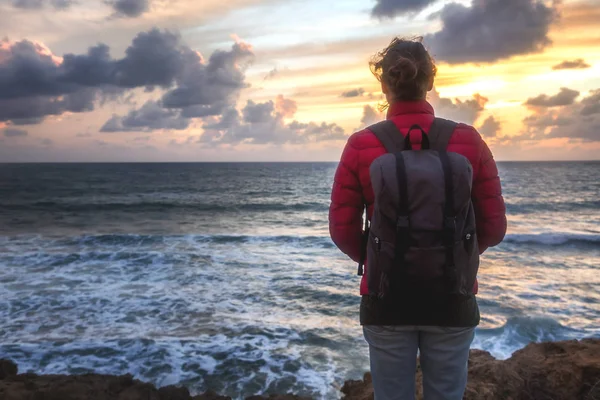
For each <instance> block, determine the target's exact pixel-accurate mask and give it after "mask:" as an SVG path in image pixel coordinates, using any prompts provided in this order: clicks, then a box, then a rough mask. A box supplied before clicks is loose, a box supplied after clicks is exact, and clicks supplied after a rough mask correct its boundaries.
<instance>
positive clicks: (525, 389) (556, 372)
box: [342, 339, 600, 400]
mask: <svg viewBox="0 0 600 400" xmlns="http://www.w3.org/2000/svg"><path fill="white" fill-rule="evenodd" d="M416 380H417V395H416V398H417V399H422V398H423V394H422V388H421V382H422V373H421V370H420V368H419V367H417V374H416ZM342 393H343V394H344V397H343V399H344V400H372V399H373V386H372V384H371V377H370V375H368V374H366V375H365V377H364V379H363V380H362V381H348V382H346V384H344V387H343V388H342ZM495 399H498V400H500V399H502V400H531V399H535V400H538V399H539V400H542V399H548V400H550V399H552V400H591V399H600V339H585V340H581V341H576V340H573V341H566V342H555V343H537V344H530V345H528V346H527V347H525V348H524V349H522V350H519V351H517V352H515V353H514V354H513V356H512V357H511V358H509V359H508V360H505V361H500V360H496V359H494V358H493V357H492V356H491V355H490V354H489V353H488V352H485V351H481V350H471V354H470V356H469V381H468V384H467V389H466V391H465V396H464V400H495Z"/></svg>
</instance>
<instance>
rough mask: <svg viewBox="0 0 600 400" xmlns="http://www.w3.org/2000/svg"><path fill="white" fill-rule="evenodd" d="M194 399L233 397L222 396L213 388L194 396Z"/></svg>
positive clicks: (226, 399) (228, 398) (217, 399)
mask: <svg viewBox="0 0 600 400" xmlns="http://www.w3.org/2000/svg"><path fill="white" fill-rule="evenodd" d="M192 400H231V397H226V396H221V395H218V394H217V393H215V392H213V391H212V390H209V391H208V392H206V393H204V394H200V395H198V396H194V398H193V399H192Z"/></svg>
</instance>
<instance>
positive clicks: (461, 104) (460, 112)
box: [429, 89, 488, 125]
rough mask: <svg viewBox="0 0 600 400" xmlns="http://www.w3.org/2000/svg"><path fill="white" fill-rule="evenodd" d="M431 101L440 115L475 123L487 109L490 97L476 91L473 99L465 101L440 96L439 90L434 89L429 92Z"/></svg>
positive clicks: (466, 122) (470, 123)
mask: <svg viewBox="0 0 600 400" xmlns="http://www.w3.org/2000/svg"><path fill="white" fill-rule="evenodd" d="M429 101H430V103H431V105H432V106H433V108H434V110H435V113H436V115H437V116H438V117H442V118H448V119H451V120H454V121H456V122H462V123H465V124H468V125H473V123H475V121H476V120H477V118H478V117H479V115H480V114H481V112H482V111H483V110H484V109H485V105H486V104H487V102H488V99H487V98H486V97H483V96H482V95H480V94H479V93H476V94H474V95H473V98H472V99H469V100H465V101H462V100H459V99H455V100H454V101H453V100H452V99H449V98H445V97H440V94H439V92H438V91H437V90H435V89H434V90H432V91H431V92H429Z"/></svg>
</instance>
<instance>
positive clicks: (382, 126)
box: [367, 119, 404, 153]
mask: <svg viewBox="0 0 600 400" xmlns="http://www.w3.org/2000/svg"><path fill="white" fill-rule="evenodd" d="M367 129H368V130H370V131H371V132H373V133H374V134H375V136H377V139H379V140H380V141H381V143H383V146H384V147H385V149H386V151H387V152H388V153H398V152H400V151H402V150H404V136H403V135H402V133H401V132H400V131H399V130H398V128H397V127H396V124H394V123H393V122H392V121H390V120H389V119H387V120H385V121H381V122H378V123H376V124H374V125H371V126H369V127H367Z"/></svg>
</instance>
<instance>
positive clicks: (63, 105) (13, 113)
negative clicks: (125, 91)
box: [0, 88, 97, 125]
mask: <svg viewBox="0 0 600 400" xmlns="http://www.w3.org/2000/svg"><path fill="white" fill-rule="evenodd" d="M96 96H97V92H96V90H94V89H93V88H85V89H83V90H81V91H80V92H76V93H70V94H67V95H65V96H60V97H47V96H31V97H20V98H16V99H9V100H3V99H1V98H0V121H11V122H12V123H15V124H17V125H18V124H19V122H20V121H27V122H31V123H33V122H36V123H40V122H42V121H43V120H44V118H45V117H46V116H48V115H60V114H63V113H65V112H74V113H76V112H84V111H92V110H93V109H94V103H95V101H96Z"/></svg>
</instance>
